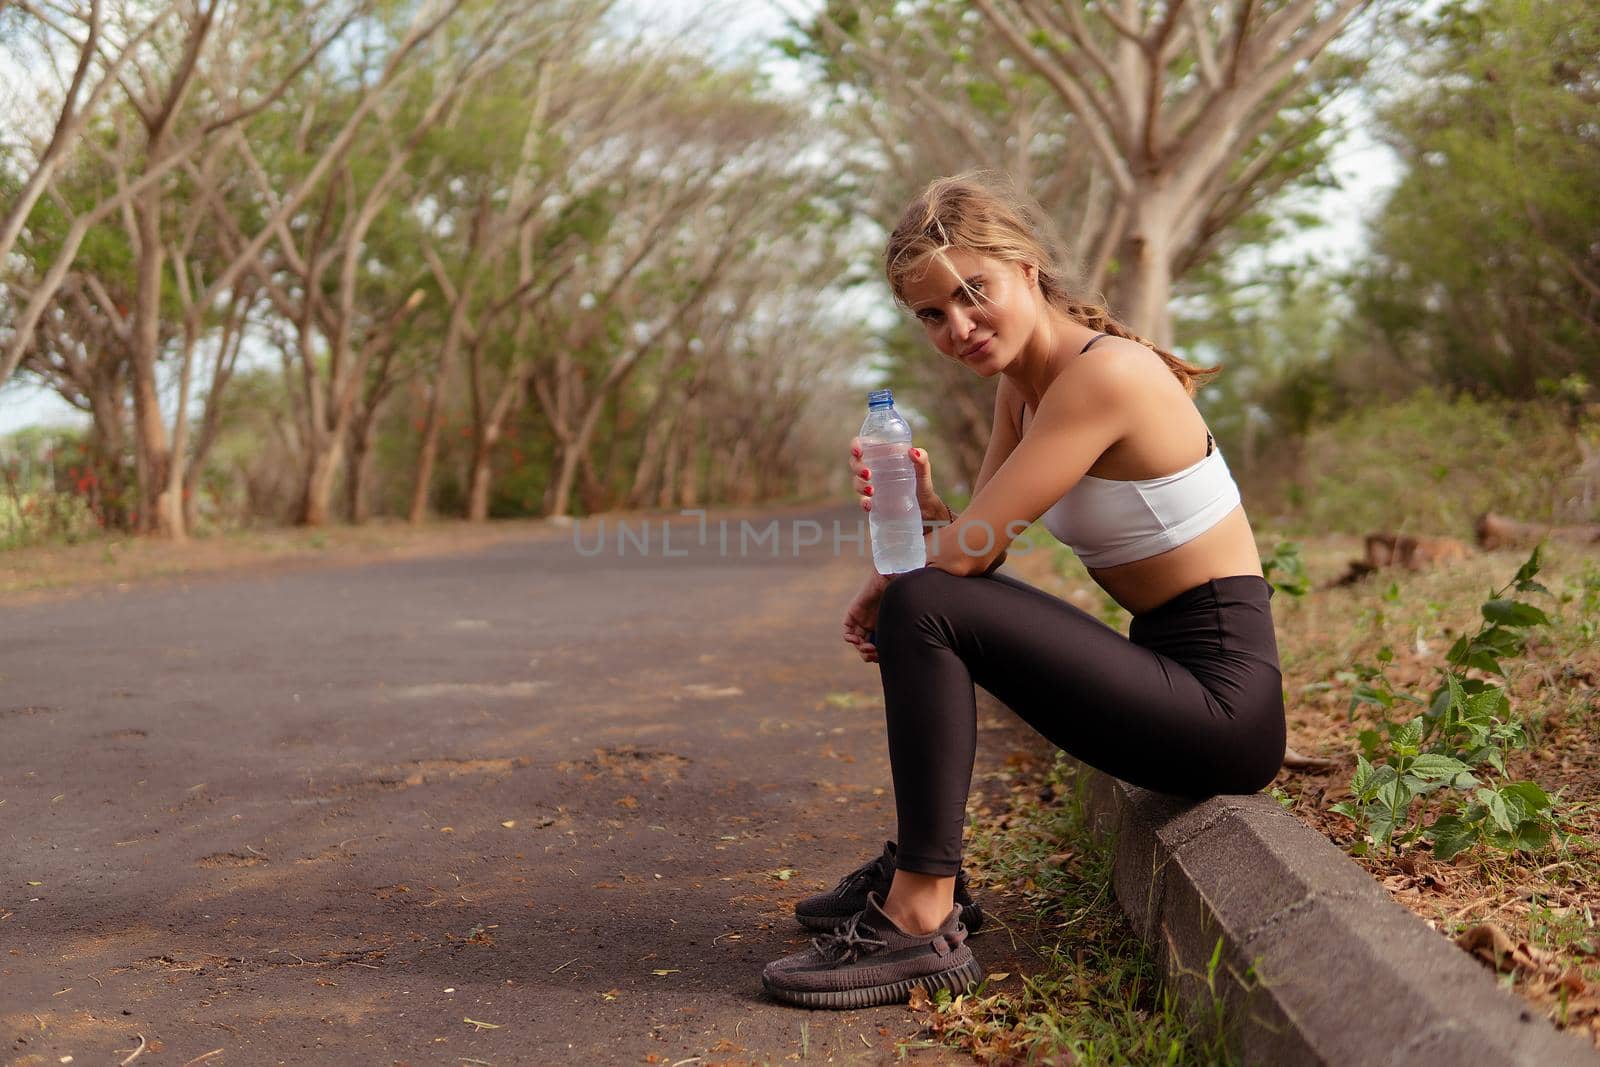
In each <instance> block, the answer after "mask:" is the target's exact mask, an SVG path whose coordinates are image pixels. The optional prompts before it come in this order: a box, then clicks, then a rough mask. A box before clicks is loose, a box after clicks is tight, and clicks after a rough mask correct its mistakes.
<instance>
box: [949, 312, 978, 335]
mask: <svg viewBox="0 0 1600 1067" xmlns="http://www.w3.org/2000/svg"><path fill="white" fill-rule="evenodd" d="M949 321H950V336H951V337H952V338H953V339H955V340H957V341H965V340H966V339H967V338H968V337H969V336H970V335H971V334H972V327H973V326H974V325H975V324H974V323H973V321H972V316H971V315H968V314H966V313H965V312H963V311H952V312H951V313H950V320H949Z"/></svg>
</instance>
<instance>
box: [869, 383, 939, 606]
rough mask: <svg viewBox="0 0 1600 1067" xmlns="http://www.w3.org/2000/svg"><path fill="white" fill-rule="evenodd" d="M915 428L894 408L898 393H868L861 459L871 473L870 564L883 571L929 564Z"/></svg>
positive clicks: (892, 572)
mask: <svg viewBox="0 0 1600 1067" xmlns="http://www.w3.org/2000/svg"><path fill="white" fill-rule="evenodd" d="M910 448H911V427H910V426H908V425H907V424H906V420H905V419H903V418H901V417H900V413H899V412H898V411H896V410H895V409H894V392H893V391H892V390H889V389H878V390H876V391H874V392H871V393H868V394H867V421H866V422H863V423H862V424H861V463H862V465H863V466H864V467H866V468H867V470H868V471H870V472H871V477H869V478H868V479H867V483H868V484H869V485H871V486H872V510H871V511H870V512H868V513H867V514H868V516H869V521H868V525H869V526H870V527H871V529H872V563H873V565H874V566H875V567H877V568H878V573H879V574H898V573H900V572H901V571H914V570H916V569H917V568H918V567H922V566H925V565H926V564H927V562H928V554H927V551H926V549H925V548H924V546H923V543H922V509H921V508H920V507H918V506H917V469H916V467H914V466H913V465H912V463H911V457H910V456H909V455H908V454H907V453H908V452H909V450H910Z"/></svg>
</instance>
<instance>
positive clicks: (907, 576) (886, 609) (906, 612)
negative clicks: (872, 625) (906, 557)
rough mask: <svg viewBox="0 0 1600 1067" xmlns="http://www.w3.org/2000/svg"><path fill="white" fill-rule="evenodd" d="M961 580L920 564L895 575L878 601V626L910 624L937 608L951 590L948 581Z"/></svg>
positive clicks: (939, 607) (935, 568) (883, 627)
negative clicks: (911, 569)
mask: <svg viewBox="0 0 1600 1067" xmlns="http://www.w3.org/2000/svg"><path fill="white" fill-rule="evenodd" d="M962 580H963V579H961V578H957V577H956V576H955V575H953V574H949V573H947V572H945V571H942V570H940V569H939V568H937V567H920V568H918V569H917V570H914V571H906V572H905V573H904V574H897V575H895V577H894V579H893V580H892V581H891V582H890V583H889V585H888V586H887V587H886V588H885V589H884V591H883V599H882V600H881V601H880V602H879V604H878V629H879V630H880V631H881V630H887V629H892V628H896V627H901V626H907V625H912V624H914V623H915V622H916V621H917V620H918V619H922V618H925V617H926V616H928V615H929V614H931V613H933V612H936V611H938V610H940V609H941V607H942V606H944V605H945V604H947V603H948V602H949V597H950V595H951V593H952V592H953V591H954V590H953V589H952V586H951V583H953V582H959V581H962Z"/></svg>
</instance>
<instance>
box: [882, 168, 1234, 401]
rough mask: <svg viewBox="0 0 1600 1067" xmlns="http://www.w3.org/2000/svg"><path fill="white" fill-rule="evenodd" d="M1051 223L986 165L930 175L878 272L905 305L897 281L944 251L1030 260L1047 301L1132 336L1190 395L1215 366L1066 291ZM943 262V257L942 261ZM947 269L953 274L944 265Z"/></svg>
mask: <svg viewBox="0 0 1600 1067" xmlns="http://www.w3.org/2000/svg"><path fill="white" fill-rule="evenodd" d="M1051 232H1052V228H1051V226H1050V223H1049V220H1048V219H1047V217H1046V216H1045V214H1044V212H1043V211H1042V210H1040V208H1039V207H1038V205H1037V204H1035V203H1034V202H1033V201H1032V200H1031V199H1029V198H1027V197H1025V196H1023V195H1021V194H1020V193H1018V192H1017V191H1016V190H1015V188H1013V187H1012V185H1011V182H1010V181H1009V179H1007V178H1005V177H1004V176H1003V175H999V174H996V173H995V172H993V171H967V172H966V173H963V174H956V175H953V176H950V177H945V178H936V179H935V180H933V181H932V182H929V183H928V185H927V187H926V188H924V189H923V190H922V192H921V193H920V194H919V195H918V196H917V198H916V199H915V200H913V201H912V202H911V204H910V205H909V206H908V207H907V208H906V210H905V213H904V214H903V215H902V216H901V217H900V222H899V224H898V225H897V226H895V228H894V232H893V233H891V234H890V235H889V241H888V244H887V246H886V247H885V249H884V271H885V273H886V274H887V275H888V280H889V288H890V289H891V290H893V292H894V297H895V300H896V302H898V303H899V304H900V305H901V306H903V307H905V306H908V305H907V303H906V299H905V285H906V283H907V281H909V280H910V278H911V276H912V275H913V274H920V273H921V272H922V271H923V270H924V269H926V267H927V264H928V262H929V261H930V260H933V259H943V257H944V254H945V252H946V251H948V250H950V249H957V250H960V251H965V252H972V253H975V254H977V255H980V256H986V257H988V258H989V259H997V260H1000V261H1001V262H1011V263H1031V264H1033V265H1034V266H1035V267H1036V268H1037V269H1038V276H1039V291H1040V292H1041V293H1042V294H1043V295H1044V298H1045V300H1047V301H1048V302H1049V303H1050V304H1051V305H1052V306H1054V307H1056V308H1058V309H1060V310H1061V311H1063V312H1065V313H1066V314H1067V315H1068V316H1069V317H1071V318H1072V319H1073V320H1074V321H1076V322H1078V323H1081V324H1082V325H1084V326H1087V327H1088V328H1089V329H1091V330H1096V331H1098V332H1100V333H1108V334H1111V335H1112V336H1113V337H1125V338H1127V339H1128V340H1130V341H1137V342H1139V343H1140V344H1142V345H1144V346H1145V347H1146V348H1149V349H1150V350H1151V351H1153V352H1155V353H1156V354H1157V355H1158V356H1160V357H1161V359H1162V361H1163V362H1164V363H1166V365H1167V367H1168V369H1170V370H1171V371H1172V373H1173V374H1174V375H1175V376H1176V377H1177V379H1178V381H1179V382H1181V383H1182V384H1183V388H1184V390H1185V391H1187V392H1188V393H1189V395H1191V396H1193V395H1194V393H1195V390H1196V389H1197V388H1198V387H1199V385H1200V383H1201V382H1203V381H1204V380H1206V379H1208V378H1210V377H1211V376H1212V375H1214V374H1216V373H1217V372H1218V371H1220V370H1222V367H1221V366H1220V365H1218V366H1215V367H1200V366H1196V365H1195V364H1193V363H1190V362H1188V361H1187V360H1183V359H1179V358H1178V357H1177V356H1175V355H1173V354H1172V353H1171V352H1168V351H1167V350H1166V349H1164V348H1161V347H1160V346H1158V345H1157V344H1156V343H1155V342H1154V341H1151V340H1149V339H1148V338H1145V337H1140V336H1139V335H1138V334H1136V333H1134V332H1133V331H1132V330H1130V329H1128V327H1126V326H1124V325H1123V324H1122V323H1121V322H1119V321H1117V319H1115V318H1114V317H1112V315H1111V312H1110V310H1109V309H1108V308H1107V307H1106V306H1105V303H1104V300H1103V298H1101V299H1093V298H1087V297H1079V296H1074V295H1073V287H1072V286H1071V285H1070V284H1069V283H1068V280H1067V277H1068V269H1067V268H1066V267H1065V266H1063V264H1064V262H1065V257H1064V256H1061V255H1058V254H1052V251H1051V246H1055V247H1059V242H1056V241H1054V240H1052V239H1051V236H1050V235H1051ZM946 265H948V263H947V264H946ZM952 273H956V272H954V271H952Z"/></svg>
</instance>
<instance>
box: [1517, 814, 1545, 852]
mask: <svg viewBox="0 0 1600 1067" xmlns="http://www.w3.org/2000/svg"><path fill="white" fill-rule="evenodd" d="M1549 844H1550V828H1549V827H1548V826H1546V825H1545V824H1544V823H1543V822H1542V821H1540V820H1538V819H1525V820H1523V821H1522V822H1520V823H1518V824H1517V830H1516V833H1515V834H1513V835H1512V838H1511V847H1512V848H1515V849H1520V850H1521V851H1523V852H1538V851H1540V850H1542V849H1544V848H1546V847H1548V846H1549Z"/></svg>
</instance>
